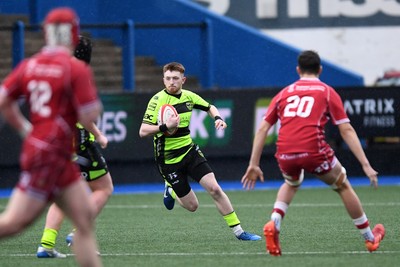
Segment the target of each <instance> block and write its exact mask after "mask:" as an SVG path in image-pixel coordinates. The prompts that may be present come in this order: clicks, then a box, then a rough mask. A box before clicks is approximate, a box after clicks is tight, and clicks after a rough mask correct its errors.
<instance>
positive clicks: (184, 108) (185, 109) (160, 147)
mask: <svg viewBox="0 0 400 267" xmlns="http://www.w3.org/2000/svg"><path fill="white" fill-rule="evenodd" d="M164 104H170V105H172V106H174V108H175V109H176V111H177V112H178V114H179V117H180V123H179V127H178V131H177V132H176V133H175V134H174V135H172V136H165V135H164V134H163V133H157V134H156V135H154V154H155V157H156V160H157V162H158V163H161V164H173V163H178V162H180V161H181V160H182V158H183V157H184V156H185V155H186V154H187V153H188V151H189V149H190V148H191V147H192V146H193V141H192V138H191V137H190V130H189V124H190V119H191V117H192V111H193V109H200V110H203V111H206V112H207V111H208V110H209V109H210V104H209V103H208V102H207V101H205V100H204V99H203V98H201V97H200V96H199V95H197V94H196V93H193V92H191V91H188V90H185V89H182V92H181V94H179V95H172V94H169V93H168V92H167V90H166V89H164V90H162V91H160V92H158V93H157V94H155V95H154V96H153V97H152V98H151V99H150V101H149V103H148V105H147V109H146V112H145V114H144V117H143V123H146V124H150V125H157V117H158V111H159V109H160V108H161V106H162V105H164Z"/></svg>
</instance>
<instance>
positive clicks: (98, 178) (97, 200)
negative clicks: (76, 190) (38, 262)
mask: <svg viewBox="0 0 400 267" xmlns="http://www.w3.org/2000/svg"><path fill="white" fill-rule="evenodd" d="M74 55H75V57H76V58H78V59H80V60H82V61H84V62H86V63H87V64H89V63H90V60H91V55H92V43H91V41H90V39H89V38H86V37H83V36H79V44H78V45H77V47H76V48H75V51H74ZM89 126H90V128H87V129H85V128H83V127H82V125H81V124H79V123H78V124H77V125H76V127H77V130H78V131H77V134H76V137H75V142H74V144H75V149H76V151H77V155H76V156H75V157H74V161H75V162H76V163H78V164H79V168H80V170H81V174H82V178H84V179H85V180H86V181H87V182H88V183H87V184H88V186H89V188H90V190H91V191H92V194H91V195H90V200H91V201H92V203H93V204H94V206H95V216H96V217H97V215H98V214H99V213H100V212H101V210H102V209H103V207H104V206H105V204H106V203H107V200H108V199H109V197H110V196H111V194H112V192H113V183H112V178H111V175H110V173H109V171H108V167H107V163H106V161H105V159H104V157H103V155H102V154H101V152H100V151H99V150H98V148H97V146H96V144H95V141H97V143H98V144H99V145H100V146H101V148H106V147H107V144H108V140H107V137H106V136H104V135H103V134H102V133H101V131H100V130H99V129H98V128H97V126H96V124H95V123H94V122H93V123H91V124H90V125H89ZM63 220H64V214H63V212H62V211H61V210H60V208H58V207H57V205H56V204H54V203H53V204H52V205H51V206H50V208H49V210H48V212H47V217H46V225H45V228H44V231H43V235H42V239H41V242H40V246H39V248H38V250H37V254H36V255H37V257H38V258H65V257H66V255H65V254H62V253H60V252H58V251H56V250H55V249H54V247H55V244H56V239H57V235H58V231H59V230H60V228H61V225H62V223H63ZM73 236H74V231H73V232H71V233H70V234H69V235H68V236H67V238H66V241H67V244H68V245H71V244H72V241H73Z"/></svg>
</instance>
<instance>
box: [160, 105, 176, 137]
mask: <svg viewBox="0 0 400 267" xmlns="http://www.w3.org/2000/svg"><path fill="white" fill-rule="evenodd" d="M172 115H175V116H178V112H177V111H176V109H175V108H174V107H173V106H172V105H170V104H164V105H162V106H161V108H160V110H159V111H158V118H157V123H158V125H162V124H166V123H167V121H168V119H169V118H170V117H171V116H172ZM176 131H178V127H175V128H173V129H168V130H167V131H166V132H164V134H165V135H166V136H171V135H174V134H175V133H176Z"/></svg>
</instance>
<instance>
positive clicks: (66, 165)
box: [17, 142, 81, 201]
mask: <svg viewBox="0 0 400 267" xmlns="http://www.w3.org/2000/svg"><path fill="white" fill-rule="evenodd" d="M20 162H21V170H22V172H21V175H20V178H19V182H18V184H17V187H18V188H19V189H20V190H22V191H25V192H27V193H28V194H30V195H32V196H34V197H37V198H40V199H43V200H47V201H48V200H51V199H52V198H54V197H55V196H56V195H57V194H58V193H59V192H60V191H61V190H62V189H64V188H66V187H68V186H69V185H70V184H72V183H74V182H75V181H77V180H79V179H81V178H80V172H79V168H78V166H77V165H76V163H74V162H73V161H72V156H71V155H70V156H68V154H67V153H65V152H64V153H60V152H57V151H54V150H51V149H49V147H45V148H44V149H43V148H38V147H37V146H35V145H33V144H32V143H29V142H28V143H27V142H25V144H24V147H23V152H22V154H21V160H20Z"/></svg>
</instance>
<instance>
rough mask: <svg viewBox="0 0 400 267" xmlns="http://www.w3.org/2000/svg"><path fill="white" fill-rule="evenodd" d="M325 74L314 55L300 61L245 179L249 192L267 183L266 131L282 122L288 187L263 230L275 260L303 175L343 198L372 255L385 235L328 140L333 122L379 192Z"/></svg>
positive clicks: (258, 138) (280, 148) (281, 156)
mask: <svg viewBox="0 0 400 267" xmlns="http://www.w3.org/2000/svg"><path fill="white" fill-rule="evenodd" d="M321 71H322V66H321V60H320V58H319V55H318V54H317V53H316V52H314V51H309V50H308V51H303V52H302V53H301V54H300V55H299V57H298V66H297V73H298V74H299V76H300V79H299V80H298V81H296V82H295V83H293V84H291V85H289V86H287V87H286V88H284V89H283V90H281V91H280V92H279V93H278V94H277V95H276V96H275V97H274V98H273V99H272V101H271V104H270V106H269V108H268V110H267V113H266V114H265V116H264V119H263V120H262V122H261V124H260V126H259V128H258V130H257V133H256V135H255V137H254V142H253V148H252V153H251V158H250V162H249V166H248V168H247V170H246V173H245V174H244V176H243V177H242V183H243V187H244V188H246V189H252V188H254V186H255V183H256V181H257V179H258V178H259V179H260V180H261V181H262V182H263V181H264V175H263V172H262V170H261V168H260V158H261V154H262V149H263V147H264V142H265V138H266V137H267V134H268V131H269V130H270V128H271V127H272V126H273V125H274V124H275V123H277V121H278V120H280V124H281V126H280V129H279V133H278V140H277V143H276V146H277V150H276V154H275V157H276V159H277V161H278V165H279V168H280V170H281V172H282V176H283V177H284V179H285V183H283V184H282V186H281V187H280V189H279V191H278V194H277V198H276V201H275V204H274V208H273V210H272V214H271V220H270V221H269V222H268V223H267V224H265V226H264V235H265V238H266V247H267V250H268V252H269V253H270V254H271V255H273V256H279V255H281V247H280V243H279V233H280V228H281V221H282V219H283V217H284V216H285V214H286V212H287V209H288V206H289V204H290V203H291V201H292V199H293V197H294V196H295V194H296V191H297V190H298V188H299V187H300V185H301V183H302V181H303V178H304V171H306V172H308V173H311V174H313V175H316V176H317V177H318V178H319V179H321V180H322V181H323V182H325V183H326V184H328V185H330V186H331V187H332V189H333V190H335V191H336V192H337V193H338V194H339V196H340V197H341V199H342V201H343V204H344V206H345V208H346V210H347V212H348V214H349V215H350V217H351V218H352V220H353V223H354V224H355V226H356V227H357V228H358V229H359V230H360V233H361V235H362V236H363V238H364V239H365V244H366V247H367V249H368V251H370V252H372V251H375V250H376V249H377V248H378V247H379V244H380V241H381V240H382V239H383V237H384V235H385V228H384V227H383V225H382V224H377V225H376V226H375V227H374V229H373V230H371V228H370V226H369V221H368V218H367V216H366V215H365V213H364V210H363V208H362V205H361V202H360V200H359V198H358V196H357V194H356V193H355V192H354V190H353V188H352V186H351V185H350V182H349V181H348V180H347V175H346V170H345V168H344V167H343V166H342V164H341V163H340V162H339V160H338V159H337V158H336V157H335V153H334V151H333V149H332V148H331V147H330V146H329V144H328V143H327V142H326V140H325V131H324V126H325V125H326V123H327V122H328V120H331V121H332V123H333V124H334V125H336V126H337V127H338V128H339V132H340V134H341V136H342V138H343V140H344V141H345V142H346V144H347V145H348V146H349V148H350V150H351V152H352V153H353V154H354V156H355V157H356V158H357V160H358V161H359V162H360V164H361V166H362V168H363V170H364V173H365V174H366V176H368V178H369V179H370V182H371V185H373V186H374V187H377V186H378V178H377V175H378V173H377V172H376V171H375V170H374V169H373V168H372V167H371V165H370V163H369V161H368V159H367V157H366V156H365V153H364V150H363V149H362V146H361V143H360V140H359V139H358V136H357V133H356V132H355V130H354V128H353V127H352V126H351V124H350V120H349V118H348V117H347V114H346V112H345V110H344V107H343V103H342V100H341V98H340V96H339V95H338V93H337V92H336V91H335V90H334V89H333V88H332V87H330V86H329V85H327V84H325V83H323V82H322V81H321V80H319V75H320V73H321Z"/></svg>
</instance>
